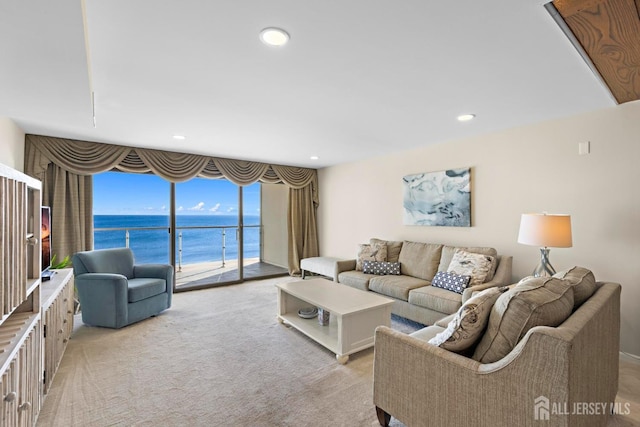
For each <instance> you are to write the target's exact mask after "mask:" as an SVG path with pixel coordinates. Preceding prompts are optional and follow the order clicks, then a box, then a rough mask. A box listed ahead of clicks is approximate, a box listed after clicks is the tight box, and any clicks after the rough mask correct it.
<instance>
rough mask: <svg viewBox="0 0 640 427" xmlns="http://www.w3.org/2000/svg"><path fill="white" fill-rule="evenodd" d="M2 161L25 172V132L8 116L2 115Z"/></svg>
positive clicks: (0, 134)
mask: <svg viewBox="0 0 640 427" xmlns="http://www.w3.org/2000/svg"><path fill="white" fill-rule="evenodd" d="M0 163H4V164H5V165H7V166H10V167H12V168H14V169H17V170H19V171H20V172H24V132H23V131H22V129H20V128H19V127H18V125H16V124H15V122H14V121H13V120H11V119H9V118H7V117H0Z"/></svg>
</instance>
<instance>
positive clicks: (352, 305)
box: [276, 279, 393, 364]
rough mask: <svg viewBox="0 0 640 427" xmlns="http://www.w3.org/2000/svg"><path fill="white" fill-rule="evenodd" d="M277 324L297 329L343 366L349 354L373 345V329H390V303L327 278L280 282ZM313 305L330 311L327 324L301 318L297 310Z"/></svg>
mask: <svg viewBox="0 0 640 427" xmlns="http://www.w3.org/2000/svg"><path fill="white" fill-rule="evenodd" d="M276 287H277V288H278V321H279V322H280V323H287V324H289V325H291V326H293V327H294V328H296V329H298V330H299V331H300V332H302V333H303V334H305V335H307V336H308V337H309V338H311V339H313V340H314V341H316V342H317V343H319V344H321V345H323V346H325V347H326V348H328V349H329V350H331V351H332V352H334V353H335V354H336V359H337V360H338V363H341V364H345V363H347V361H348V360H349V355H350V354H352V353H355V352H358V351H360V350H364V349H366V348H369V347H372V346H373V340H374V335H375V329H376V327H377V326H379V325H385V326H389V325H390V322H391V306H392V305H393V300H392V299H389V298H385V297H382V296H380V295H376V294H374V293H372V292H365V291H361V290H359V289H354V288H350V287H349V286H346V285H341V284H339V283H336V282H331V281H329V280H326V279H311V280H302V281H299V282H288V283H279V284H277V285H276ZM310 306H315V307H318V308H322V309H324V310H327V311H329V312H331V315H330V318H329V325H326V326H322V325H320V324H319V322H318V318H317V317H314V318H313V319H303V318H301V317H300V316H298V310H299V309H301V308H306V307H310Z"/></svg>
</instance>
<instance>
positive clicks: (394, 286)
mask: <svg viewBox="0 0 640 427" xmlns="http://www.w3.org/2000/svg"><path fill="white" fill-rule="evenodd" d="M428 284H429V282H427V281H426V280H422V279H418V278H415V277H411V276H373V277H372V278H371V280H369V290H371V291H374V292H377V293H379V294H382V295H387V296H390V297H393V298H397V299H401V300H403V301H407V299H408V298H409V291H410V290H411V289H415V288H420V287H422V286H426V285H428Z"/></svg>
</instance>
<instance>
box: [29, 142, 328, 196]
mask: <svg viewBox="0 0 640 427" xmlns="http://www.w3.org/2000/svg"><path fill="white" fill-rule="evenodd" d="M50 163H54V164H56V165H58V166H60V167H61V168H62V169H64V170H67V171H69V172H72V173H75V174H78V175H93V174H96V173H101V172H106V171H110V170H113V169H117V170H120V171H123V172H132V173H148V172H153V173H154V174H156V175H158V176H160V177H162V178H164V179H166V180H168V181H172V182H183V181H188V180H190V179H191V178H195V177H203V178H226V179H228V180H229V181H231V182H233V183H234V184H237V185H249V184H253V183H254V182H256V181H260V182H264V183H268V184H277V183H283V184H286V185H287V186H289V187H291V188H295V189H299V188H304V187H306V186H307V185H310V184H311V185H312V186H313V188H314V192H315V191H317V186H316V182H317V181H316V180H317V178H316V177H317V172H316V170H315V169H308V168H300V167H293V166H280V165H272V164H267V163H260V162H251V161H245V160H232V159H224V158H217V157H209V156H202V155H198V154H186V153H176V152H171V151H161V150H152V149H147V148H135V147H125V146H121V145H113V144H103V143H97V142H88V141H78V140H74V139H65V138H55V137H50V136H41V135H26V138H25V170H26V171H27V173H29V174H30V175H32V176H35V177H36V178H38V179H40V180H42V179H43V177H44V173H45V171H46V170H47V167H48V165H49V164H50ZM316 203H317V199H316Z"/></svg>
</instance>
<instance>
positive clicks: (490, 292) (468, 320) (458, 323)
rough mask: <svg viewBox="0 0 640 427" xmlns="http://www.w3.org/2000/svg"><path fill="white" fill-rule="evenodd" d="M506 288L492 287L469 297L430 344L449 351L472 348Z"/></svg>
mask: <svg viewBox="0 0 640 427" xmlns="http://www.w3.org/2000/svg"><path fill="white" fill-rule="evenodd" d="M505 290H506V288H496V287H492V288H489V289H485V290H484V291H482V292H478V294H477V295H475V296H474V297H472V298H469V300H467V302H465V303H464V305H463V306H462V307H460V309H459V310H458V312H457V313H456V315H455V316H454V318H453V319H451V321H450V322H449V324H448V325H447V328H446V329H445V330H444V331H442V332H440V333H439V334H438V335H436V336H435V337H433V338H431V339H430V340H429V344H433V345H437V346H440V347H442V348H444V349H446V350H449V351H455V352H461V351H465V350H468V349H470V348H471V347H473V345H474V344H475V343H476V342H477V341H478V339H480V337H481V336H482V334H483V333H484V329H485V327H486V326H487V322H488V321H489V315H490V314H491V307H493V304H495V302H496V300H497V299H498V297H499V296H500V295H501V294H502V292H503V291H505Z"/></svg>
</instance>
